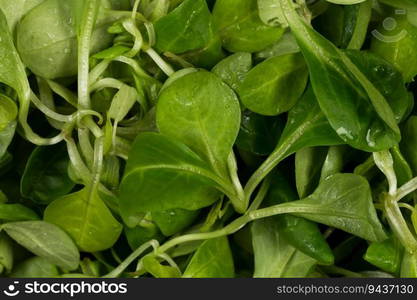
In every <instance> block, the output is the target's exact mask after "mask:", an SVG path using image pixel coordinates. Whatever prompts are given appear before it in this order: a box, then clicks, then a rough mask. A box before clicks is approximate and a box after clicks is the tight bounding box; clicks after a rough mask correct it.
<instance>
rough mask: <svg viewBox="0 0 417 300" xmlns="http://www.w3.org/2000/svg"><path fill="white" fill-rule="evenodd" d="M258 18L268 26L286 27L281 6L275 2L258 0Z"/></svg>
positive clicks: (273, 0)
mask: <svg viewBox="0 0 417 300" xmlns="http://www.w3.org/2000/svg"><path fill="white" fill-rule="evenodd" d="M258 10H259V18H260V19H261V20H262V22H264V23H265V24H266V25H268V26H277V27H278V26H282V27H288V24H287V20H286V19H285V16H284V13H283V12H282V10H281V6H280V5H279V4H278V3H277V1H275V0H258Z"/></svg>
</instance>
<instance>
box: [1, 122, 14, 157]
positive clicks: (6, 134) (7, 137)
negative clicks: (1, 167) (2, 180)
mask: <svg viewBox="0 0 417 300" xmlns="http://www.w3.org/2000/svg"><path fill="white" fill-rule="evenodd" d="M16 125H17V122H16V121H12V122H10V123H9V124H8V125H7V126H6V128H4V129H3V130H1V131H0V159H1V158H4V157H5V156H6V153H7V148H8V147H9V145H10V143H11V142H12V139H13V137H14V133H15V130H16Z"/></svg>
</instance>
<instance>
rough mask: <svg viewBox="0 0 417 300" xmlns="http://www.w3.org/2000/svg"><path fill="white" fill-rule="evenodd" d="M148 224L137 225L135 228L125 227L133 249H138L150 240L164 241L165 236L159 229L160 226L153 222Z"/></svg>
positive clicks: (125, 232) (128, 240)
mask: <svg viewBox="0 0 417 300" xmlns="http://www.w3.org/2000/svg"><path fill="white" fill-rule="evenodd" d="M146 225H147V226H146V227H145V226H136V227H133V228H129V227H127V226H126V227H124V234H125V236H126V239H127V242H128V243H129V246H130V248H131V249H132V250H136V249H137V248H139V247H140V246H141V245H143V244H144V243H146V242H148V241H150V240H158V241H162V240H163V239H164V236H163V235H162V233H161V232H160V231H159V229H158V227H157V226H156V225H155V224H153V223H150V224H146Z"/></svg>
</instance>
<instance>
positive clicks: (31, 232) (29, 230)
mask: <svg viewBox="0 0 417 300" xmlns="http://www.w3.org/2000/svg"><path fill="white" fill-rule="evenodd" d="M2 229H3V230H4V231H6V233H7V234H8V235H9V236H10V237H11V238H12V239H14V240H15V241H16V242H17V243H19V244H20V245H22V246H23V247H25V248H26V249H28V250H29V251H31V252H33V253H34V254H36V255H37V256H40V257H43V258H45V259H46V260H48V261H49V262H50V263H52V264H55V265H57V266H59V267H61V268H64V269H67V270H75V269H76V268H77V267H78V264H79V260H80V254H79V252H78V250H77V247H76V246H75V244H74V242H73V241H72V240H71V238H70V237H69V236H68V235H67V234H66V233H65V232H64V231H63V230H62V229H60V228H59V227H57V226H55V225H53V224H51V223H47V222H44V221H26V222H13V223H6V224H4V225H2Z"/></svg>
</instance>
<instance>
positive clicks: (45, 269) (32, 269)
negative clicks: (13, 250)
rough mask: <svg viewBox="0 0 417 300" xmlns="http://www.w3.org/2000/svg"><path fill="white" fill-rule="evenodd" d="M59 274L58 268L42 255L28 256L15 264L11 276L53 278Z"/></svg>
mask: <svg viewBox="0 0 417 300" xmlns="http://www.w3.org/2000/svg"><path fill="white" fill-rule="evenodd" d="M58 276H59V271H58V268H57V267H56V266H55V265H54V264H51V263H50V262H49V261H48V260H47V259H45V258H43V257H36V256H35V257H32V258H29V259H27V260H25V261H23V262H21V263H20V264H18V265H17V266H16V268H15V269H14V270H13V273H11V274H10V277H12V278H54V277H58Z"/></svg>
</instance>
